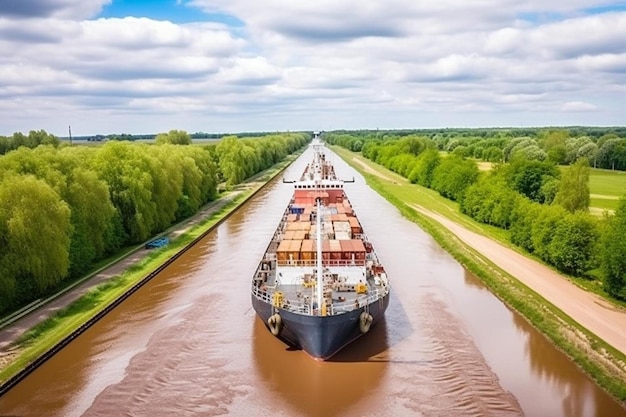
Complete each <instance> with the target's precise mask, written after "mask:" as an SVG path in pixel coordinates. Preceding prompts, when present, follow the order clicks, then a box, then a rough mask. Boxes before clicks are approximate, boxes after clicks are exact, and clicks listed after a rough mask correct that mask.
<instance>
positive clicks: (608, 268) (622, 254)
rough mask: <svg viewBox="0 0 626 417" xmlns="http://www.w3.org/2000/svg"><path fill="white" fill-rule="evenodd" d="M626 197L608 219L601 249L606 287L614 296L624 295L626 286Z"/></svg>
mask: <svg viewBox="0 0 626 417" xmlns="http://www.w3.org/2000/svg"><path fill="white" fill-rule="evenodd" d="M624 236H626V197H622V199H621V200H620V202H619V206H618V208H617V210H615V215H614V216H611V217H610V218H609V219H608V224H607V227H606V228H605V229H604V234H603V237H602V250H601V268H602V271H603V272H604V289H605V290H606V292H608V293H609V294H610V295H611V296H613V297H620V296H622V291H623V289H624V287H625V286H626V239H624Z"/></svg>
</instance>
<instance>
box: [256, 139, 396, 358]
mask: <svg viewBox="0 0 626 417" xmlns="http://www.w3.org/2000/svg"><path fill="white" fill-rule="evenodd" d="M310 146H311V147H312V150H313V158H312V161H311V162H310V163H309V164H308V165H307V166H306V168H305V170H304V172H303V174H302V176H301V177H300V179H299V180H297V181H291V183H293V187H294V193H293V196H292V198H291V200H290V202H289V204H288V205H287V208H286V210H285V212H284V214H283V217H282V219H281V221H280V223H279V225H278V227H277V229H276V231H275V233H274V235H273V237H272V239H271V241H270V243H269V245H268V247H267V249H266V251H265V254H264V255H263V257H262V259H261V261H260V262H259V265H258V267H257V270H256V272H255V274H254V277H253V279H252V291H251V295H252V305H253V307H254V309H255V311H256V312H257V314H258V316H259V317H260V318H261V319H262V320H263V322H264V323H265V326H266V327H267V328H268V329H269V331H270V332H271V333H272V334H273V335H274V336H276V337H278V338H280V339H281V340H283V341H284V342H285V343H287V344H289V345H291V346H295V347H298V348H301V349H302V350H304V351H305V352H306V353H308V354H309V355H310V356H312V357H313V358H315V359H321V360H326V359H329V358H331V357H332V356H333V355H334V354H336V353H337V352H338V351H339V350H341V349H342V348H343V347H344V346H346V345H348V344H349V343H350V342H352V341H354V340H356V339H357V338H359V337H360V336H362V335H364V334H366V333H368V332H369V331H370V329H371V328H372V326H374V325H375V324H376V323H377V322H378V321H380V320H381V319H382V318H383V317H384V314H385V310H386V309H387V306H388V304H389V294H390V285H389V280H388V278H387V274H386V272H385V269H384V268H383V265H382V264H381V263H380V261H379V259H378V257H377V255H376V252H375V251H374V248H373V246H372V244H371V243H370V242H369V240H368V239H367V236H366V235H365V233H364V231H363V229H362V227H361V224H360V222H359V220H358V218H357V216H356V214H355V212H354V210H353V208H352V205H351V203H350V201H349V199H348V197H347V195H346V194H345V192H344V183H345V182H347V181H343V180H341V179H339V178H337V176H336V175H335V170H334V167H333V165H332V164H331V163H330V162H329V161H328V160H327V159H326V155H325V153H324V149H325V146H324V144H323V143H322V142H321V140H320V138H319V137H318V135H317V134H316V135H315V137H314V138H313V141H312V143H311V145H310Z"/></svg>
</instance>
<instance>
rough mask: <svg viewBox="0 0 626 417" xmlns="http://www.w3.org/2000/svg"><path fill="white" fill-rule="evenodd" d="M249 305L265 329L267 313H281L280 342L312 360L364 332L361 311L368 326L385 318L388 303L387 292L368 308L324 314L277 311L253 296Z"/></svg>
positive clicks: (327, 356)
mask: <svg viewBox="0 0 626 417" xmlns="http://www.w3.org/2000/svg"><path fill="white" fill-rule="evenodd" d="M252 305H253V307H254V310H255V311H256V312H257V315H258V316H259V317H260V318H261V320H263V323H264V324H265V326H266V327H267V328H268V329H269V325H268V319H269V318H270V316H272V315H273V314H274V313H276V312H278V314H280V317H281V321H282V327H281V331H280V333H279V334H278V338H279V339H281V340H282V341H283V342H285V343H287V344H288V345H290V346H295V347H298V348H300V349H302V350H303V351H304V352H306V353H307V354H308V355H309V356H311V357H313V358H314V359H319V360H328V359H330V358H331V357H332V356H333V355H335V354H336V353H337V352H339V351H340V350H341V349H342V348H343V347H345V346H346V345H348V344H349V343H351V342H352V341H354V340H356V339H358V338H359V337H360V336H363V335H364V334H365V333H363V332H362V331H361V329H360V326H359V318H360V316H361V313H363V312H367V313H368V314H370V315H371V316H372V319H373V320H372V324H371V327H373V326H375V325H376V324H377V323H378V322H379V321H380V320H382V319H383V318H384V315H385V310H386V309H387V306H388V305H389V293H388V294H387V295H386V296H384V297H382V298H380V299H379V300H378V301H376V302H374V303H372V304H369V305H368V306H367V307H365V306H364V307H361V308H358V309H354V310H352V311H349V312H346V313H343V314H337V315H330V316H324V317H322V316H311V315H304V314H298V313H295V312H293V311H289V310H284V309H278V310H276V309H273V307H272V306H271V305H270V304H268V303H266V302H264V301H262V300H260V299H258V298H257V297H255V296H254V295H253V296H252Z"/></svg>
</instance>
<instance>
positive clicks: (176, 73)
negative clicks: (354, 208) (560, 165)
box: [0, 0, 626, 136]
mask: <svg viewBox="0 0 626 417" xmlns="http://www.w3.org/2000/svg"><path fill="white" fill-rule="evenodd" d="M0 116H1V117H0V135H10V134H12V133H13V132H15V131H22V132H28V131H29V130H39V129H44V130H46V131H48V132H50V133H54V134H56V135H59V136H66V135H67V132H68V126H69V125H71V126H72V133H73V134H74V135H90V134H96V133H102V134H107V133H156V132H163V131H167V130H170V129H182V130H187V131H188V132H196V131H204V132H243V131H261V130H263V131H274V130H279V131H286V130H305V129H306V130H332V129H360V128H371V129H375V128H380V129H388V128H430V127H483V126H548V125H549V126H555V125H559V126H564V125H599V126H606V125H625V124H626V1H613V2H611V1H601V0H551V1H546V0H526V1H519V0H472V1H467V0H436V1H426V0H376V1H374V0H315V1H297V0H264V1H259V0H151V1H150V0H0Z"/></svg>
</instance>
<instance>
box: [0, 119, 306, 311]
mask: <svg viewBox="0 0 626 417" xmlns="http://www.w3.org/2000/svg"><path fill="white" fill-rule="evenodd" d="M170 135H171V136H172V137H173V140H172V141H171V142H175V141H176V140H178V139H177V138H178V137H180V136H183V137H184V135H185V134H184V132H179V131H175V132H173V133H172V132H170V134H168V137H169V136H170ZM309 139H310V135H308V134H300V133H290V134H276V135H269V136H266V137H263V138H259V139H239V138H237V137H233V136H231V137H228V138H226V139H225V140H224V141H222V142H219V143H218V144H211V145H205V146H195V145H192V146H180V145H173V144H171V142H168V141H167V140H163V141H161V142H162V144H160V145H149V144H141V143H132V142H117V141H113V142H107V143H105V144H103V145H102V146H98V147H86V146H66V145H62V146H56V147H55V146H50V145H41V146H38V147H35V148H29V147H20V148H18V149H17V150H14V151H11V152H9V153H7V154H6V155H3V156H1V157H0V247H2V251H0V312H3V311H7V310H9V309H11V308H15V307H16V306H19V305H22V304H24V303H27V302H29V301H32V300H33V299H36V298H39V297H41V296H44V295H46V294H47V293H48V292H50V291H52V290H54V289H55V288H56V287H58V286H59V284H62V283H63V281H65V280H69V279H74V278H76V277H79V276H81V275H83V274H84V273H86V272H87V271H89V270H90V269H91V268H93V265H94V263H96V262H98V261H99V260H102V259H103V258H105V257H107V256H109V255H111V254H114V253H116V252H117V251H119V250H120V248H122V247H124V246H127V245H131V244H137V243H139V242H143V241H146V240H147V239H149V238H150V237H151V236H154V235H155V234H158V233H160V232H162V231H164V230H166V229H167V228H168V227H169V226H171V225H172V224H173V223H175V222H177V221H180V220H181V219H184V218H187V217H189V216H191V215H192V214H194V213H196V212H197V211H198V210H199V209H200V208H201V207H202V206H203V205H204V204H206V203H207V202H209V201H211V200H213V199H215V198H216V196H217V195H218V183H220V182H226V183H227V184H230V185H233V184H236V183H238V182H240V181H242V180H244V179H246V178H247V177H249V176H251V175H253V174H255V173H257V172H259V171H261V170H263V169H265V168H268V167H270V166H272V165H273V164H275V163H276V162H278V161H280V160H282V159H283V158H285V156H286V155H288V154H291V153H293V152H294V151H296V150H297V149H299V148H301V147H302V146H303V145H304V144H305V143H306V142H307V141H308V140H309Z"/></svg>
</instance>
